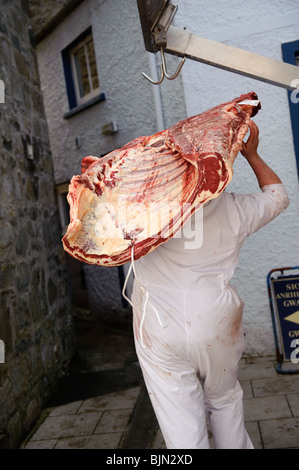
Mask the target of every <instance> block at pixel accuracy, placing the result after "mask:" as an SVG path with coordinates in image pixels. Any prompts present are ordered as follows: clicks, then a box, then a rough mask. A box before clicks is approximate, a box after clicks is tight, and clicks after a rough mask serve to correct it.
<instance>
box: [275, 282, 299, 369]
mask: <svg viewBox="0 0 299 470" xmlns="http://www.w3.org/2000/svg"><path fill="white" fill-rule="evenodd" d="M271 283H272V289H273V297H274V304H275V306H276V320H277V322H278V324H279V333H280V340H281V347H282V352H283V356H284V359H285V360H288V361H290V360H292V359H293V356H294V344H295V345H296V344H298V343H299V277H296V276H290V277H281V278H278V279H271ZM297 338H298V341H294V340H296V339H297ZM292 353H293V354H292Z"/></svg>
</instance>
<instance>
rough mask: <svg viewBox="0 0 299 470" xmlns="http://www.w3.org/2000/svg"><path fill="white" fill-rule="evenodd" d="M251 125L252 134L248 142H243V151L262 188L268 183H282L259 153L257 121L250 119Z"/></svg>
mask: <svg viewBox="0 0 299 470" xmlns="http://www.w3.org/2000/svg"><path fill="white" fill-rule="evenodd" d="M249 127H250V136H249V138H248V140H247V142H243V146H242V149H241V153H242V155H243V156H244V157H245V158H246V160H247V161H248V163H249V165H250V166H251V168H252V170H253V171H254V173H255V175H256V177H257V180H258V183H259V186H260V188H262V187H263V186H266V185H267V184H281V180H280V178H279V177H278V176H277V174H276V173H275V172H274V171H273V170H272V169H271V168H270V167H269V166H268V165H267V163H265V162H264V161H263V160H262V159H261V157H260V156H259V154H258V153H257V148H258V144H259V129H258V127H257V125H256V124H255V122H253V121H250V124H249Z"/></svg>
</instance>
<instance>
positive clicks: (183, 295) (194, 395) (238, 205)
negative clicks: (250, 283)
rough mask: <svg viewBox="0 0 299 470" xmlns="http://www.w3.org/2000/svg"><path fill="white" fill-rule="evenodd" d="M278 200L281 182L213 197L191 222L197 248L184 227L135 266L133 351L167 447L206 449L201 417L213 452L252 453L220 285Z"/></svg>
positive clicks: (233, 312) (280, 206) (235, 326)
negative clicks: (254, 190) (253, 191)
mask: <svg viewBox="0 0 299 470" xmlns="http://www.w3.org/2000/svg"><path fill="white" fill-rule="evenodd" d="M288 204H289V200H288V196H287V193H286V190H285V187H284V186H283V185H282V184H273V185H267V186H264V187H263V188H262V191H261V192H259V193H256V194H250V195H241V194H233V193H227V192H223V193H222V194H221V195H220V196H219V197H218V198H217V199H214V200H211V201H210V202H209V203H207V204H206V205H205V206H204V207H203V209H200V210H199V211H197V212H196V213H195V214H194V215H193V216H192V219H193V220H192V224H194V225H193V226H194V227H195V229H196V230H197V231H198V230H202V236H203V237H202V243H201V244H200V245H201V246H198V245H199V243H198V237H197V240H196V241H195V242H194V243H192V239H191V238H190V235H192V233H191V232H192V230H191V232H190V226H189V230H188V233H187V235H186V233H184V229H183V230H182V231H181V233H180V234H179V235H178V236H176V237H175V238H172V239H170V240H168V241H167V242H166V243H164V244H162V245H160V246H159V247H158V248H157V249H156V250H155V251H153V252H152V253H150V254H148V255H146V256H144V257H143V258H141V259H139V260H138V261H135V275H136V279H135V281H134V289H133V295H132V302H133V305H134V308H133V315H134V336H135V344H136V351H137V354H138V358H139V362H140V366H141V368H142V372H143V376H144V379H145V383H146V386H147V389H148V392H149V396H150V398H151V401H152V404H153V408H154V410H155V413H156V416H157V419H158V422H159V425H160V428H161V431H162V434H163V436H164V439H165V442H166V446H167V448H169V449H201V448H209V440H208V434H207V429H206V414H207V415H208V417H209V420H210V425H211V430H212V433H213V437H214V441H215V444H216V447H217V448H225V449H228V448H235V449H238V448H252V447H253V446H252V443H251V441H250V439H249V437H248V435H247V432H246V430H245V427H244V416H243V392H242V389H241V387H240V385H239V382H238V380H237V369H238V362H239V360H240V358H241V356H242V353H243V351H244V348H245V341H244V333H243V325H242V312H243V305H244V304H243V301H242V299H241V298H240V297H239V295H238V293H237V291H236V289H235V287H234V286H233V285H232V284H231V283H230V280H231V279H232V277H233V275H234V271H235V268H236V266H237V263H238V256H239V251H240V248H241V246H242V244H243V243H244V241H245V239H246V238H247V237H248V236H250V235H252V234H253V233H254V232H256V231H257V230H259V229H260V228H261V227H263V226H264V225H266V224H268V223H269V222H270V221H272V220H273V219H274V218H275V217H276V216H277V215H278V214H279V213H280V212H282V211H284V210H285V209H286V207H287V206H288ZM191 228H192V225H191ZM140 286H142V288H140ZM145 293H146V296H145V295H144V294H145ZM145 302H147V304H146V305H144V304H145ZM144 307H145V308H144ZM158 320H159V321H158ZM159 322H160V323H161V325H162V326H161V325H160V324H159Z"/></svg>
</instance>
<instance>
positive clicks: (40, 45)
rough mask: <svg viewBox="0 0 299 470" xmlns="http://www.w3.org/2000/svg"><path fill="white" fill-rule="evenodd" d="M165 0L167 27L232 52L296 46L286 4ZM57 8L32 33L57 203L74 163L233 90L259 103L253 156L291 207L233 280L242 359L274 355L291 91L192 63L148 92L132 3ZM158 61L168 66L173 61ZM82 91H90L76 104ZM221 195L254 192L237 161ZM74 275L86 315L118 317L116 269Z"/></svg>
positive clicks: (250, 246) (289, 178) (152, 61)
mask: <svg viewBox="0 0 299 470" xmlns="http://www.w3.org/2000/svg"><path fill="white" fill-rule="evenodd" d="M33 3H34V2H33ZM47 3H48V2H44V5H45V8H46V5H47ZM124 3H125V5H126V7H125V8H124V7H123V6H124ZM173 3H175V4H177V5H178V11H177V13H176V15H175V18H174V25H175V26H177V27H180V28H185V29H187V30H188V31H190V32H192V33H194V34H198V35H199V36H203V37H205V38H209V39H213V40H215V41H219V42H222V43H225V44H228V45H232V46H235V47H238V48H240V49H244V50H248V51H251V52H254V53H257V54H260V55H264V56H267V57H271V58H274V59H277V60H280V61H282V60H284V55H283V45H284V44H296V41H298V32H297V24H298V6H297V2H296V1H295V0H288V1H286V2H279V1H278V0H276V1H274V2H259V1H257V0H253V1H252V2H247V3H246V4H244V2H240V1H239V0H235V1H233V2H229V3H228V2H226V1H224V0H222V1H220V2H217V3H211V2H210V3H207V2H204V1H201V0H200V1H198V0H188V1H187V0H178V1H177V2H173ZM61 5H62V7H63V8H62V10H61V11H62V13H61V14H57V12H56V14H55V15H54V14H53V16H54V17H53V18H51V16H49V15H46V14H45V15H44V18H47V20H45V21H43V22H41V27H40V30H38V28H36V29H37V52H38V64H39V71H40V75H41V84H42V90H43V94H44V99H45V108H46V113H47V120H48V125H49V133H50V141H51V148H52V153H53V161H54V171H55V182H56V185H57V188H58V191H60V192H61V194H63V197H64V198H65V192H66V188H67V184H68V181H69V180H70V178H71V177H72V176H73V175H74V174H78V173H79V172H80V163H81V159H82V158H83V157H84V156H86V155H95V156H101V155H104V154H106V153H108V152H110V151H111V150H114V149H115V148H118V147H120V146H122V145H123V144H125V143H127V142H128V141H130V140H132V139H133V138H135V137H138V136H140V135H150V134H153V133H154V132H156V131H159V130H162V129H165V128H167V127H169V126H170V125H172V124H174V123H175V122H177V121H178V120H179V119H182V118H185V117H188V116H192V115H194V114H198V113H200V112H202V111H205V110H206V109H208V108H210V107H212V106H214V105H217V104H219V103H221V102H224V101H227V100H230V99H232V98H234V97H235V96H239V95H241V94H243V93H247V92H249V91H252V90H254V91H255V92H256V93H257V94H258V96H259V98H260V100H261V103H262V110H261V111H260V112H259V114H258V115H257V117H256V118H255V121H256V123H257V124H258V126H259V128H260V146H259V151H260V154H261V156H262V157H263V158H264V159H265V161H266V162H267V163H269V164H270V165H271V166H272V167H273V169H274V170H275V171H276V172H277V173H278V174H279V176H280V177H281V179H282V180H283V182H284V183H285V185H286V187H287V189H288V192H289V196H290V200H291V203H290V206H289V208H288V209H287V211H286V212H285V213H284V214H282V215H281V216H280V217H279V218H278V219H276V220H275V221H273V222H272V223H271V224H270V225H269V226H267V227H264V228H263V229H262V230H261V231H260V232H258V233H257V234H255V235H254V236H252V237H251V238H250V239H248V240H247V241H246V243H245V244H244V246H243V249H242V252H241V255H240V261H239V266H238V269H237V271H236V274H235V278H234V280H233V281H234V283H235V285H236V286H237V288H238V290H239V292H240V294H241V296H242V298H243V299H244V301H245V310H244V326H245V332H246V340H247V349H246V354H250V355H265V354H273V353H274V350H275V347H274V346H275V345H274V339H273V326H272V322H271V315H270V309H269V297H268V291H267V283H266V278H267V274H268V272H269V271H270V270H272V269H275V268H280V267H282V266H286V265H287V266H296V265H298V264H299V248H298V242H297V240H298V228H299V227H298V225H299V220H298V164H297V162H298V155H296V151H295V150H296V149H295V147H296V146H295V145H294V142H295V140H296V126H298V123H296V122H295V121H294V118H292V116H291V114H290V94H289V93H288V92H287V91H286V90H284V89H282V88H279V87H277V86H274V85H270V84H267V83H263V82H261V81H259V80H254V79H251V78H247V77H244V76H241V75H238V74H234V73H231V72H227V71H224V70H221V69H220V68H217V67H211V66H208V65H205V64H201V63H199V62H195V61H191V60H187V61H186V63H185V65H184V66H183V69H182V72H181V73H180V75H179V77H178V78H177V79H176V80H174V81H171V82H169V81H167V80H164V81H163V83H162V84H161V85H160V86H158V87H155V86H153V85H151V84H149V83H148V82H147V81H146V80H144V79H143V78H142V76H141V72H142V71H144V72H146V73H148V74H149V75H152V76H153V73H154V72H156V65H157V63H156V61H157V60H158V61H159V59H158V58H157V57H156V56H155V55H154V54H149V53H147V52H146V51H145V48H144V43H143V37H142V32H141V27H140V21H139V16H138V9H137V2H135V0H126V2H114V1H112V0H98V1H95V0H85V1H81V2H80V1H76V2H67V1H64V2H61ZM67 5H69V7H68V9H66V7H67ZM120 5H122V9H120ZM63 11H64V14H63ZM252 12H254V15H253V13H252ZM47 21H48V24H47ZM90 39H91V40H92V42H93V48H94V49H93V50H94V52H92V53H91V55H90V57H94V58H92V59H91V62H90V64H89V68H90V69H89V71H88V70H87V67H85V78H84V77H83V76H81V77H78V76H77V78H76V74H78V67H79V68H80V60H81V63H82V57H81V59H80V57H79V55H80V54H83V52H82V51H83V50H84V51H85V52H84V54H85V56H86V54H87V52H86V51H87V49H88V46H87V45H88V44H89V41H90ZM294 47H295V46H294ZM80 51H81V52H80ZM294 51H295V52H296V48H295V49H294ZM157 56H158V54H157ZM294 57H295V56H294ZM166 58H167V62H168V64H169V69H170V70H171V69H172V68H173V70H175V69H176V66H177V64H178V59H177V58H175V57H170V56H167V57H166ZM294 60H295V59H294ZM83 62H84V61H83ZM294 63H296V62H294ZM95 64H96V66H95ZM95 70H96V73H95ZM83 75H84V73H83ZM298 75H299V74H298ZM87 77H89V78H88V79H87ZM296 78H298V77H294V79H296ZM93 83H94V84H93ZM84 86H85V87H86V89H88V90H90V91H89V93H90V95H89V97H88V96H87V98H86V97H84ZM82 90H83V91H82ZM81 95H82V96H81ZM82 98H83V99H82ZM298 106H299V105H298ZM294 139H295V140H294ZM297 139H298V137H297ZM227 190H228V191H238V192H243V193H247V192H252V191H258V190H259V188H258V185H257V182H256V179H255V177H254V175H253V173H252V172H251V170H250V168H249V167H248V165H247V163H246V161H245V160H244V159H242V156H241V155H240V156H238V157H237V159H236V162H235V166H234V178H233V180H232V182H231V184H230V185H229V187H228V189H227ZM61 206H63V202H62V200H61ZM61 213H63V209H62V208H61ZM62 218H63V217H62ZM78 269H79V272H80V273H81V274H82V272H83V274H84V278H85V282H86V286H87V291H88V289H89V292H88V299H89V303H90V304H91V307H92V309H93V310H94V311H95V313H96V315H98V316H100V317H102V316H103V315H104V317H107V316H108V317H109V318H113V319H114V321H116V320H117V319H118V318H121V316H122V312H124V311H125V310H124V306H123V304H122V299H121V294H120V286H121V283H122V279H123V276H124V274H125V271H126V267H125V269H124V270H122V269H121V270H119V269H118V268H101V267H94V266H88V265H84V266H80V268H78ZM81 274H80V276H81Z"/></svg>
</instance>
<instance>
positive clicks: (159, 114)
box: [147, 52, 165, 132]
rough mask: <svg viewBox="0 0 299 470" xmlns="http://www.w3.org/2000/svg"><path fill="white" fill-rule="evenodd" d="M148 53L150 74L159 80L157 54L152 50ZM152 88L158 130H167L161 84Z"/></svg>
mask: <svg viewBox="0 0 299 470" xmlns="http://www.w3.org/2000/svg"><path fill="white" fill-rule="evenodd" d="M147 54H148V60H149V65H150V76H151V77H152V79H153V80H155V81H158V80H159V78H160V77H158V72H157V62H156V56H155V54H153V53H151V52H148V53H147ZM152 89H153V95H154V104H155V111H156V121H157V132H160V131H164V130H165V123H164V115H163V108H162V98H161V90H160V85H152Z"/></svg>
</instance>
